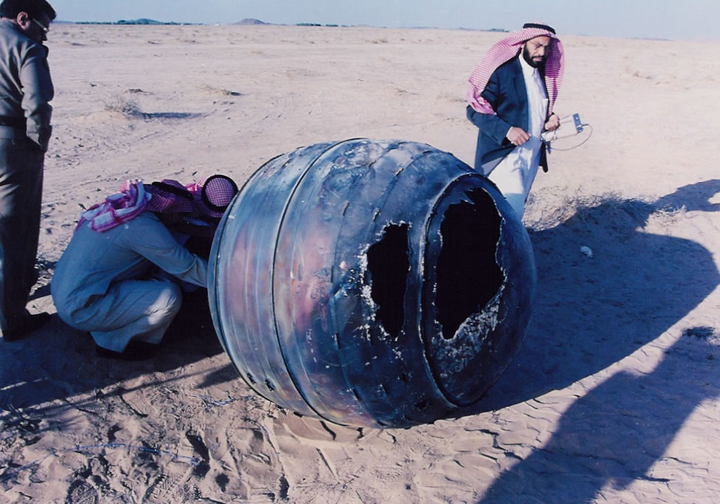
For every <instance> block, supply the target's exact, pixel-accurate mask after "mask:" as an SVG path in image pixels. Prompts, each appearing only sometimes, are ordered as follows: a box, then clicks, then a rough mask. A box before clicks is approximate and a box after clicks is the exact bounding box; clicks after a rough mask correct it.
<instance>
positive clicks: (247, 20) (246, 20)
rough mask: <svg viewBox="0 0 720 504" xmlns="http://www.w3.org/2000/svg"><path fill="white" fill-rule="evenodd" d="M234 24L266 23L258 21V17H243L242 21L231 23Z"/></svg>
mask: <svg viewBox="0 0 720 504" xmlns="http://www.w3.org/2000/svg"><path fill="white" fill-rule="evenodd" d="M233 24H236V25H266V24H268V23H266V22H264V21H260V20H259V19H253V18H245V19H243V20H242V21H238V22H237V23H233Z"/></svg>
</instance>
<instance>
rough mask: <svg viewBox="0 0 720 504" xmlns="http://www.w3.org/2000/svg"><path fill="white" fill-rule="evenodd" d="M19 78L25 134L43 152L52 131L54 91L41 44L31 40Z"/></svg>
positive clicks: (45, 53) (45, 51)
mask: <svg viewBox="0 0 720 504" xmlns="http://www.w3.org/2000/svg"><path fill="white" fill-rule="evenodd" d="M20 82H21V84H22V87H23V102H22V107H23V109H24V110H25V116H26V118H27V137H28V138H29V139H30V141H31V142H33V143H34V144H37V146H38V147H39V148H40V149H42V151H43V152H46V151H47V148H48V143H49V141H50V136H51V135H52V126H50V119H51V116H52V107H51V106H50V101H51V100H52V99H53V95H54V93H55V91H54V88H53V84H52V79H51V78H50V67H49V66H48V62H47V49H46V48H45V47H44V46H42V45H40V44H33V45H32V46H31V47H30V48H29V49H28V51H27V53H25V57H24V59H23V61H22V64H21V67H20Z"/></svg>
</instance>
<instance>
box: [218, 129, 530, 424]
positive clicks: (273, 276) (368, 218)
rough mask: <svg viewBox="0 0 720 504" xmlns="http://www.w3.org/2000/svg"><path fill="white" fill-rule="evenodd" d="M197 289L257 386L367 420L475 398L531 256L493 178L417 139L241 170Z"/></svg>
mask: <svg viewBox="0 0 720 504" xmlns="http://www.w3.org/2000/svg"><path fill="white" fill-rule="evenodd" d="M210 270H211V273H210V284H209V296H210V305H211V312H212V316H213V323H214V325H215V328H216V330H217V333H218V335H219V338H220V341H221V343H222V345H223V347H224V349H225V351H226V352H227V353H228V355H229V357H230V359H231V360H232V362H233V364H234V365H235V367H236V368H237V370H238V371H239V373H240V375H241V376H242V378H243V379H244V380H245V381H246V382H247V384H248V386H250V387H251V388H252V389H253V390H254V391H255V392H257V393H258V394H260V395H261V396H263V397H265V398H267V399H269V400H271V401H273V402H275V403H276V404H278V405H280V406H282V407H284V408H287V409H289V410H292V411H294V412H296V413H298V414H301V415H308V416H312V417H316V418H320V419H325V420H328V421H331V422H335V423H339V424H345V425H356V426H371V427H408V426H412V425H417V424H421V423H427V422H432V421H434V420H437V419H439V418H443V417H446V416H448V415H451V414H453V412H454V411H456V410H457V409H458V408H460V407H463V406H467V405H469V404H472V403H473V402H476V401H477V400H479V399H480V398H481V397H482V396H483V395H484V394H485V392H486V391H487V390H488V389H489V388H490V387H491V386H492V385H493V384H494V383H495V381H496V380H497V379H498V378H499V377H500V375H501V374H502V373H503V371H505V369H506V368H507V367H508V365H509V363H510V361H511V360H512V358H513V357H514V355H515V353H516V351H517V349H518V346H519V345H520V343H521V341H522V339H523V337H524V334H525V330H526V328H527V325H528V322H529V319H530V312H531V301H532V295H533V290H534V287H535V276H536V275H535V262H534V256H533V252H532V247H531V245H530V240H529V238H528V235H527V233H526V231H525V229H524V227H523V226H522V224H521V223H520V222H519V221H518V219H517V217H516V216H515V214H514V213H513V211H512V210H511V208H510V206H509V205H508V204H507V202H506V201H505V199H504V198H503V197H502V196H501V195H500V193H499V191H498V190H497V188H496V187H495V186H494V185H493V184H492V183H491V182H490V181H488V179H486V178H485V177H483V176H481V175H479V174H478V173H477V172H475V171H474V170H473V169H471V168H470V167H468V166H467V165H466V164H464V163H463V162H461V161H460V160H458V159H457V158H455V157H453V156H452V155H451V154H448V153H446V152H442V151H439V150H437V149H435V148H433V147H431V146H429V145H426V144H421V143H415V142H403V141H383V140H368V139H354V140H346V141H343V142H339V143H323V144H318V145H312V146H309V147H304V148H300V149H297V150H295V151H293V152H290V153H288V154H284V155H282V156H279V157H276V158H274V159H271V160H270V161H268V162H267V163H266V164H265V165H263V166H262V167H261V168H260V169H259V170H258V171H257V172H256V173H255V174H254V175H252V176H251V177H250V179H249V180H248V181H247V183H246V184H245V186H244V187H243V188H242V190H241V191H240V193H239V194H238V195H237V197H236V198H235V200H234V201H233V203H232V204H231V205H230V207H229V208H228V210H227V212H226V213H225V216H224V218H223V220H222V222H221V224H220V226H219V228H218V231H217V233H216V236H215V240H214V242H213V249H212V252H211V257H210Z"/></svg>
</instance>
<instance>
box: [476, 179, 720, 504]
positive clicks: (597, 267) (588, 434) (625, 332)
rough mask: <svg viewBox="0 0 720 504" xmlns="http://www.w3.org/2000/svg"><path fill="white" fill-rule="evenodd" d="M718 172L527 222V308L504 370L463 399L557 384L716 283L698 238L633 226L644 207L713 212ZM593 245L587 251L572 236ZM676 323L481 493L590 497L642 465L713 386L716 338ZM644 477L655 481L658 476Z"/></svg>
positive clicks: (530, 392) (693, 302)
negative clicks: (667, 336)
mask: <svg viewBox="0 0 720 504" xmlns="http://www.w3.org/2000/svg"><path fill="white" fill-rule="evenodd" d="M718 192H720V180H710V181H706V182H701V183H698V184H693V185H689V186H686V187H683V188H681V189H679V190H678V191H677V192H675V193H673V194H671V195H668V196H665V197H663V198H661V199H660V200H658V201H657V202H655V203H653V204H647V203H643V202H638V201H634V200H629V201H616V200H614V201H606V202H603V203H601V204H600V205H599V206H594V207H591V208H582V209H580V210H579V211H578V213H577V214H576V215H575V216H573V217H572V218H570V219H569V220H568V221H566V222H564V223H562V224H560V225H558V226H556V227H554V228H552V229H547V230H542V231H536V232H533V233H531V238H532V241H533V245H534V247H535V253H536V258H537V266H538V287H539V288H538V292H537V297H536V305H535V311H534V319H533V323H532V324H531V328H530V330H529V332H528V335H527V338H526V340H525V343H524V344H523V347H522V348H521V350H520V352H519V353H518V356H517V358H516V360H515V361H514V363H513V364H512V365H511V367H510V368H509V370H508V372H507V373H506V374H505V375H504V376H503V377H502V378H501V379H500V381H499V382H498V383H497V384H496V386H495V387H494V388H493V389H491V391H490V393H489V394H488V396H486V397H485V398H484V399H483V400H482V401H481V402H480V403H479V404H477V405H476V406H475V407H474V408H473V410H474V411H475V412H480V411H488V410H495V409H499V408H502V407H505V406H509V405H512V404H516V403H519V402H522V401H525V400H528V399H532V398H535V397H538V396H540V395H542V394H544V393H545V392H548V391H550V390H552V389H562V388H564V387H566V386H568V385H570V384H572V383H574V382H576V381H578V380H580V379H582V378H584V377H586V376H590V375H592V374H594V373H596V372H598V371H600V370H602V369H604V368H606V367H608V366H609V365H611V364H613V363H614V362H617V361H619V360H621V359H623V358H624V357H626V356H628V355H630V354H631V353H633V352H634V351H635V350H637V349H639V348H640V347H642V346H644V345H645V344H647V343H649V342H651V341H653V340H655V339H656V338H658V337H659V336H661V335H662V334H663V333H664V332H665V331H666V330H667V329H668V328H670V327H671V326H673V325H674V324H675V323H677V322H678V321H680V320H681V319H683V318H684V317H685V316H686V315H687V314H688V313H689V312H690V311H691V310H693V309H694V308H695V307H696V306H698V305H699V304H700V303H701V302H702V301H703V300H704V299H705V298H706V297H707V296H708V295H709V294H710V293H711V292H712V291H713V290H714V289H715V288H716V287H717V286H718V284H719V283H720V275H719V274H718V271H717V268H716V266H715V262H714V260H713V256H712V253H711V252H710V251H708V250H707V249H705V248H704V247H703V246H701V245H700V244H698V243H695V242H693V241H690V240H685V239H681V238H673V237H670V236H661V235H654V234H649V233H647V232H644V231H643V230H642V227H643V226H644V225H645V224H646V222H647V220H648V218H649V217H650V215H651V214H652V213H653V212H655V211H658V210H659V211H670V212H672V211H674V210H679V209H681V208H682V207H683V206H684V207H685V208H686V210H687V211H698V210H700V211H717V210H718V209H720V205H717V204H712V203H710V202H709V200H710V198H711V197H712V196H713V195H715V194H716V193H718ZM583 245H585V246H589V247H590V248H592V250H593V251H594V258H592V259H590V258H587V257H585V256H583V255H582V254H580V252H579V248H580V246H583ZM715 334H717V332H716V331H715V329H714V328H711V327H696V328H688V329H686V332H685V335H684V336H683V337H681V338H680V339H679V340H677V341H676V343H675V344H674V345H673V346H672V347H671V348H670V349H668V350H667V351H666V354H665V356H664V358H663V359H662V361H661V362H660V364H659V365H658V366H657V367H656V368H655V369H654V370H653V371H651V372H650V373H648V374H631V373H628V372H624V371H623V372H618V373H616V374H615V375H613V376H612V377H611V378H610V379H608V380H607V381H605V382H604V383H602V384H600V385H599V386H597V387H596V388H594V389H593V390H591V391H590V392H588V393H587V394H586V395H585V396H583V397H581V398H579V399H578V400H577V401H575V403H573V405H572V406H571V407H570V408H569V409H568V410H567V411H566V412H565V413H564V415H563V416H562V418H561V419H560V421H559V424H558V426H557V431H556V432H555V433H554V434H553V436H552V438H551V439H550V441H549V442H548V443H547V444H546V445H545V446H543V447H541V448H538V449H536V450H535V451H533V452H532V454H531V455H530V456H529V457H528V458H527V459H525V460H523V461H521V462H519V463H518V464H517V465H515V466H514V467H513V468H512V469H510V470H508V471H506V472H505V473H503V474H502V475H501V476H500V477H499V478H498V479H497V480H496V481H495V482H494V483H493V484H492V486H491V487H490V489H489V490H488V492H487V493H486V495H485V497H484V498H483V499H482V500H481V501H480V502H481V503H483V504H489V503H500V502H503V503H504V502H514V503H524V502H533V503H539V502H542V503H545V504H548V503H552V502H563V503H564V502H573V503H587V502H594V501H595V498H596V497H597V496H598V495H599V494H600V493H601V491H602V489H603V488H604V487H605V486H606V485H608V484H612V485H614V486H615V488H624V487H626V486H628V485H629V484H630V483H632V482H633V481H636V480H652V479H653V478H651V477H650V476H649V475H648V470H649V469H650V467H651V466H652V465H653V464H654V463H656V462H657V461H658V460H659V459H660V458H661V457H662V455H663V453H664V452H665V450H666V448H667V447H668V446H669V444H670V442H671V441H672V440H673V439H674V437H675V436H676V435H677V433H678V431H679V430H680V428H681V427H682V425H683V423H684V422H685V420H686V419H687V418H688V416H689V415H690V414H692V413H693V411H694V410H695V409H696V408H697V407H698V406H699V405H700V404H701V403H702V402H703V401H705V400H708V399H713V398H716V397H718V395H720V389H719V388H718V387H719V386H720V368H719V367H718V366H717V365H716V360H717V359H720V346H718V345H720V341H718V340H719V338H718V337H717V336H715ZM655 481H665V480H663V479H662V478H660V479H659V480H657V479H656V480H655Z"/></svg>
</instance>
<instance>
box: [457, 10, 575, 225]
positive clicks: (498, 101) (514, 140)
mask: <svg viewBox="0 0 720 504" xmlns="http://www.w3.org/2000/svg"><path fill="white" fill-rule="evenodd" d="M563 69H564V57H563V47H562V44H561V43H560V40H559V39H557V38H556V37H555V30H553V29H552V28H551V27H549V26H547V25H544V24H539V23H526V24H525V25H523V29H522V30H520V31H518V32H515V33H512V34H511V35H510V36H509V37H507V38H505V39H503V40H501V41H499V42H497V43H496V44H495V45H494V46H492V47H491V48H490V50H489V51H488V52H487V53H486V54H485V56H484V57H483V59H482V61H481V62H480V64H479V65H478V66H477V68H475V70H474V71H473V73H472V75H471V76H470V80H469V81H470V90H469V91H468V94H467V102H468V103H469V105H468V107H467V117H468V119H469V120H470V121H471V122H472V123H473V124H475V125H476V126H477V127H478V128H480V132H479V134H478V141H477V151H476V153H475V169H476V170H477V171H478V172H480V173H483V174H484V175H485V176H487V177H488V178H489V179H490V180H492V181H493V182H494V183H495V184H496V185H497V186H498V188H499V189H500V191H501V192H502V193H503V195H504V196H505V198H506V199H507V200H508V202H509V203H510V205H511V206H512V208H513V209H514V210H515V213H516V214H517V216H518V217H519V218H520V219H521V220H522V216H523V213H524V211H525V200H526V199H527V196H528V194H529V193H530V187H532V184H533V181H534V180H535V175H536V174H537V169H538V166H542V167H543V170H544V171H547V157H546V149H545V144H543V142H542V139H541V138H540V134H541V133H542V132H543V131H552V130H554V129H557V127H558V126H559V125H560V121H559V119H558V116H557V115H555V114H554V113H553V105H554V103H555V100H556V99H557V96H558V89H559V88H560V84H561V82H562V76H563Z"/></svg>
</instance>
